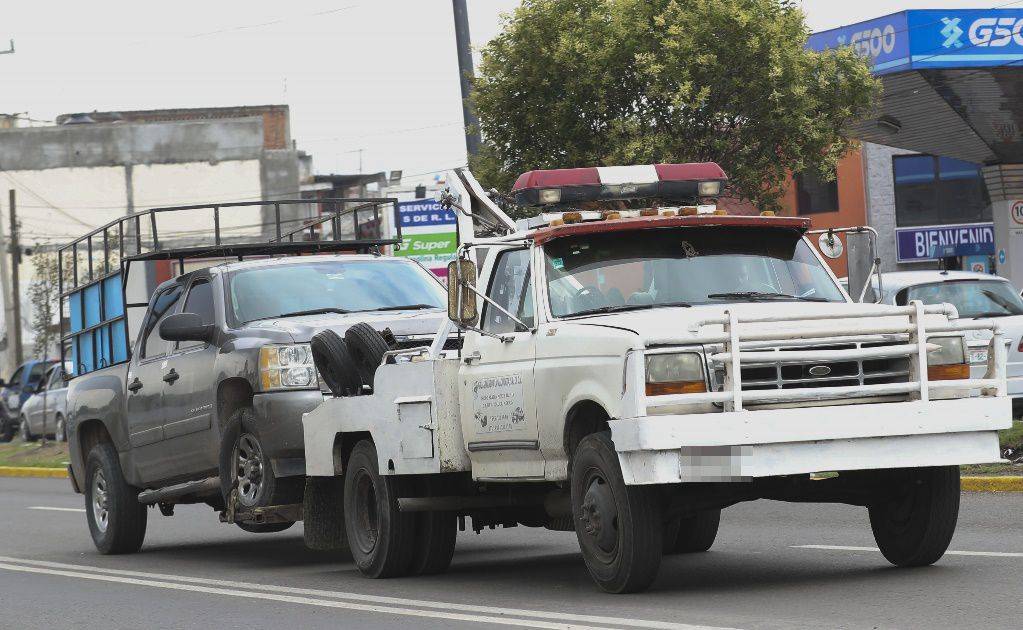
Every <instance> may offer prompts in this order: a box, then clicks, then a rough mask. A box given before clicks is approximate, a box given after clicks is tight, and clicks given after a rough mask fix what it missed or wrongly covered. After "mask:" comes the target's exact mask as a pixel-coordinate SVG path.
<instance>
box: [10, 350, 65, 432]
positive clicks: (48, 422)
mask: <svg viewBox="0 0 1023 630" xmlns="http://www.w3.org/2000/svg"><path fill="white" fill-rule="evenodd" d="M65 418H67V383H66V382H65V381H64V371H63V370H62V369H61V368H60V364H59V363H55V364H53V365H51V366H50V368H49V369H48V370H47V371H46V375H45V376H44V377H43V378H42V380H41V381H40V382H39V388H38V389H37V390H36V391H35V393H33V394H32V397H31V398H29V399H28V400H26V401H25V404H24V405H22V406H21V414H20V421H19V424H20V426H21V438H22V439H23V440H24V441H26V442H34V441H35V440H36V439H38V438H39V436H46V437H53V438H54V439H56V440H57V441H60V442H64V441H66V440H67V425H66V423H65Z"/></svg>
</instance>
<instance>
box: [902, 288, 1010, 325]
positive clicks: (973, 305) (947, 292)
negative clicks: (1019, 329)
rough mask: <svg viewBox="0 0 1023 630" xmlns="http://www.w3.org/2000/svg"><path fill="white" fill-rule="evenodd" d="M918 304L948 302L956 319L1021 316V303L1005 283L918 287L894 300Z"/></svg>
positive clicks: (905, 291) (904, 292)
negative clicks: (952, 307) (955, 313)
mask: <svg viewBox="0 0 1023 630" xmlns="http://www.w3.org/2000/svg"><path fill="white" fill-rule="evenodd" d="M910 300H920V301H921V302H923V303H924V304H941V303H943V302H948V303H950V304H953V305H955V307H956V310H957V311H959V317H1008V316H1010V315H1023V299H1020V296H1019V294H1017V293H1016V289H1015V288H1013V286H1012V285H1011V284H1009V283H1008V282H1003V281H1001V280H951V281H947V282H933V283H930V284H919V285H916V286H912V287H909V288H908V289H905V290H903V291H901V292H899V294H898V295H897V296H896V298H895V301H896V302H897V303H899V304H909V301H910Z"/></svg>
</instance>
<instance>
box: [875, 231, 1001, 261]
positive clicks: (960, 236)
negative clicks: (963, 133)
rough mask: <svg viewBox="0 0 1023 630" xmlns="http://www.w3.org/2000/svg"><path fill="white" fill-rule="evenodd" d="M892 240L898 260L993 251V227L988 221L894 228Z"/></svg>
mask: <svg viewBox="0 0 1023 630" xmlns="http://www.w3.org/2000/svg"><path fill="white" fill-rule="evenodd" d="M895 240H896V243H897V246H898V261H899V262H900V263H905V262H920V261H924V260H934V259H936V258H942V257H944V256H973V255H978V254H993V253H995V230H994V226H993V225H992V224H991V223H968V224H964V225H925V226H919V227H907V228H898V229H896V230H895Z"/></svg>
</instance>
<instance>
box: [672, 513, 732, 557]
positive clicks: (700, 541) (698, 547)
mask: <svg viewBox="0 0 1023 630" xmlns="http://www.w3.org/2000/svg"><path fill="white" fill-rule="evenodd" d="M720 524H721V510H701V511H699V512H697V513H696V514H694V515H693V516H688V517H685V518H675V519H672V520H670V521H669V522H668V524H667V525H665V527H664V554H665V555H671V554H676V553H699V552H702V551H707V550H708V549H710V548H711V547H712V546H713V545H714V539H715V538H717V535H718V526H719V525H720Z"/></svg>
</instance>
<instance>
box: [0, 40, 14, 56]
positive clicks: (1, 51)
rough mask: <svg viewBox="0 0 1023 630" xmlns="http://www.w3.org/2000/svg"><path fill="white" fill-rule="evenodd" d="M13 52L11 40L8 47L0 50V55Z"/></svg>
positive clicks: (12, 41)
mask: <svg viewBox="0 0 1023 630" xmlns="http://www.w3.org/2000/svg"><path fill="white" fill-rule="evenodd" d="M13 52H14V40H13V39H12V40H11V45H10V48H8V49H7V50H0V55H10V54H12V53H13Z"/></svg>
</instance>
